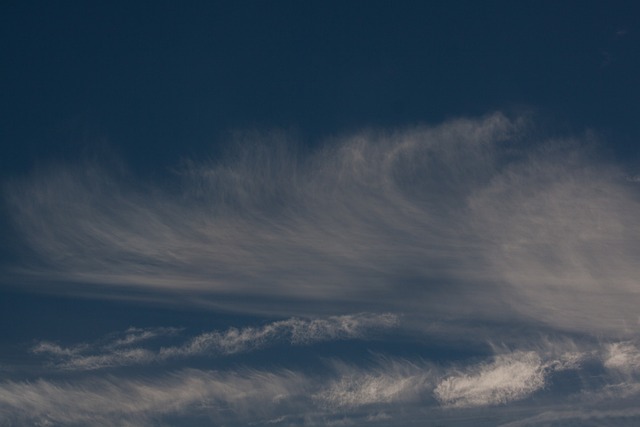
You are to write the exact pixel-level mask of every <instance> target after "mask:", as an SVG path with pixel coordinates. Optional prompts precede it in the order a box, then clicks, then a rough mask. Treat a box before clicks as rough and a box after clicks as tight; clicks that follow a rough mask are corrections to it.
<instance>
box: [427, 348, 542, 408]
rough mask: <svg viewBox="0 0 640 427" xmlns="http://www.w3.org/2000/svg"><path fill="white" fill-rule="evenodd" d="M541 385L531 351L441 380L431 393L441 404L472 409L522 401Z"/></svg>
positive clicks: (537, 359)
mask: <svg viewBox="0 0 640 427" xmlns="http://www.w3.org/2000/svg"><path fill="white" fill-rule="evenodd" d="M544 385H545V371H544V367H543V364H542V361H541V359H540V357H539V356H538V355H537V354H536V353H534V352H527V353H514V354H510V355H501V356H498V357H496V360H495V361H494V362H492V363H490V364H483V365H481V366H478V367H475V368H474V369H473V370H472V372H471V373H465V374H458V375H454V376H450V377H448V378H446V379H444V380H443V381H442V382H440V384H438V386H437V387H436V388H435V390H434V393H435V395H436V398H437V399H438V401H440V402H441V403H442V404H443V405H446V406H452V407H473V406H486V405H496V404H501V403H507V402H510V401H513V400H520V399H523V398H525V397H527V396H529V395H530V394H532V393H533V392H535V391H537V390H540V389H541V388H542V387H544Z"/></svg>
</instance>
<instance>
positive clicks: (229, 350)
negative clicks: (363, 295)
mask: <svg viewBox="0 0 640 427" xmlns="http://www.w3.org/2000/svg"><path fill="white" fill-rule="evenodd" d="M398 324H399V318H398V316H396V315H392V314H388V313H387V314H371V313H359V314H353V315H344V316H330V317H327V318H321V319H299V318H291V319H286V320H281V321H277V322H272V323H268V324H266V325H263V326H262V327H257V328H254V327H246V328H243V329H238V328H230V329H228V330H226V331H223V332H219V331H211V332H205V333H202V334H199V335H196V336H195V337H193V338H191V339H189V340H187V341H186V342H185V343H183V344H181V345H178V346H164V347H160V348H156V349H149V348H139V347H132V346H133V345H134V344H138V343H140V342H141V341H146V340H150V339H152V338H156V337H159V336H167V335H175V334H176V333H177V332H178V331H179V329H177V328H153V329H139V328H130V329H128V330H127V331H126V333H125V335H124V337H123V338H115V339H112V340H109V341H107V342H106V343H104V342H103V343H95V344H89V343H82V344H78V345H74V346H72V347H61V346H60V345H57V344H55V343H50V342H46V341H43V342H40V343H38V344H37V345H36V346H34V347H33V349H32V351H33V352H34V353H36V354H47V355H49V356H50V357H53V358H54V360H55V366H56V367H58V368H60V369H67V370H92V369H101V368H110V367H116V366H127V365H137V364H144V363H151V362H162V361H166V360H170V359H176V358H185V357H193V356H213V357H215V356H220V355H232V354H236V353H246V352H250V351H255V350H258V349H260V348H263V347H268V346H271V345H274V344H277V343H282V342H285V343H289V344H292V345H309V344H313V343H318V342H323V341H335V340H346V339H370V338H373V337H375V336H376V335H377V334H379V333H380V332H383V331H385V330H388V329H390V328H394V327H396V326H398Z"/></svg>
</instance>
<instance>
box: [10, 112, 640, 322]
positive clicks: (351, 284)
mask: <svg viewBox="0 0 640 427" xmlns="http://www.w3.org/2000/svg"><path fill="white" fill-rule="evenodd" d="M539 134H540V132H538V131H537V130H536V129H535V124H534V123H532V122H528V121H527V120H525V119H508V118H507V117H505V116H504V115H502V114H500V113H497V114H493V115H489V116H486V117H483V118H480V119H476V120H469V119H460V120H453V121H450V122H447V123H444V124H442V125H439V126H434V127H416V128H412V129H407V130H403V131H395V132H383V131H369V132H361V133H356V134H353V135H350V136H345V137H341V138H336V139H335V140H334V141H331V142H328V143H327V145H326V147H324V148H322V149H319V150H317V151H315V152H314V153H296V152H295V151H294V150H291V149H290V148H288V146H287V143H286V142H283V141H282V139H283V138H281V137H280V136H278V135H267V136H264V135H263V136H260V135H245V139H244V140H243V141H242V142H241V144H240V145H241V147H242V148H241V149H240V150H239V151H238V154H237V155H236V156H235V157H231V156H230V157H229V158H227V159H226V160H221V161H216V162H209V163H207V162H185V163H184V164H183V166H182V167H181V168H180V172H179V177H180V182H179V185H174V186H173V187H172V189H171V190H170V189H167V188H164V186H163V185H160V184H157V183H155V184H154V183H148V182H147V183H144V182H141V181H140V180H136V178H135V176H133V175H126V174H125V175H123V174H118V173H114V172H112V171H109V170H106V169H105V168H101V167H98V166H96V165H81V166H77V167H57V168H51V169H48V170H45V171H40V172H38V173H34V174H33V175H32V176H30V177H28V178H25V179H23V180H15V181H13V182H10V183H8V184H7V185H6V186H5V195H6V197H7V201H8V206H9V209H10V214H11V216H12V217H13V218H14V221H15V223H16V225H17V227H18V229H19V230H20V232H21V235H22V236H23V238H24V242H25V243H26V245H27V246H28V247H29V248H30V250H31V251H32V252H33V254H34V257H33V258H30V259H28V260H27V258H25V259H24V260H25V263H24V264H23V265H22V266H21V269H19V271H14V273H16V274H18V275H19V277H20V278H21V279H20V280H22V283H23V284H26V283H27V282H28V278H29V277H31V278H36V279H37V282H38V283H41V282H47V283H49V284H48V285H47V286H50V288H51V289H54V288H55V286H54V285H53V284H52V283H51V282H56V281H58V282H65V283H77V284H82V286H79V287H78V289H81V290H82V292H89V293H91V292H94V291H95V292H98V291H99V290H104V289H110V290H111V291H112V292H115V293H116V294H118V295H119V297H125V298H127V297H131V298H134V297H139V296H140V292H143V293H144V292H147V293H148V294H150V295H152V297H153V298H165V299H172V300H178V299H179V300H181V301H182V302H183V303H184V302H194V301H197V303H199V304H210V305H212V306H213V307H216V306H218V307H224V308H225V309H235V310H240V311H244V312H257V313H266V312H269V313H272V314H278V315H285V314H286V315H288V314H293V315H300V314H302V313H306V314H309V313H312V314H314V315H322V314H327V313H330V314H335V313H338V312H345V310H346V308H347V307H348V308H349V310H352V311H353V310H358V311H378V312H380V311H383V312H398V311H402V312H406V313H408V314H414V315H416V316H423V317H429V318H446V319H461V320H463V321H464V320H467V321H472V322H474V321H477V320H490V321H502V320H509V321H512V320H517V321H521V322H528V323H534V324H535V323H543V324H546V325H548V326H550V327H552V328H558V329H562V330H572V331H578V332H587V333H612V334H620V333H623V334H633V333H634V330H635V326H637V323H638V320H637V314H636V307H637V306H638V304H639V303H640V290H639V288H638V281H637V278H638V277H640V266H639V264H638V263H637V262H636V261H637V260H636V254H637V253H638V250H640V225H639V221H640V220H639V219H638V218H640V216H639V215H638V212H640V194H639V189H638V186H637V183H635V182H632V181H629V180H628V179H627V176H628V175H629V174H628V173H623V171H622V170H621V169H620V168H619V167H617V166H616V165H615V164H613V163H612V162H607V161H604V160H602V159H601V157H600V156H599V155H598V152H597V149H594V145H595V142H594V138H593V137H590V136H588V135H587V136H581V137H577V138H576V137H571V138H563V139H559V138H556V139H545V138H540V137H539V136H538V135H539ZM177 188H179V189H177ZM30 261H33V262H30ZM13 277H15V276H13ZM34 286H44V285H34ZM131 289H134V290H136V291H137V292H131ZM67 291H68V287H67ZM177 296H180V298H177ZM425 313H428V314H427V315H425Z"/></svg>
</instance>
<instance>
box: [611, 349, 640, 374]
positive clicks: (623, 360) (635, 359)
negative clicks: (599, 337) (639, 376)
mask: <svg viewBox="0 0 640 427" xmlns="http://www.w3.org/2000/svg"><path fill="white" fill-rule="evenodd" d="M604 366H605V367H606V368H607V369H613V370H616V371H620V372H623V373H627V374H632V373H640V349H638V347H636V346H635V345H634V344H633V343H631V342H618V343H612V344H609V345H607V348H606V353H605V356H604Z"/></svg>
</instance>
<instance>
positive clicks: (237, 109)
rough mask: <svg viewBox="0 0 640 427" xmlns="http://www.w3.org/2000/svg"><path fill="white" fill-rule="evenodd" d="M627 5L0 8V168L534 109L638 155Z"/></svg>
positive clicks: (634, 54) (168, 157) (149, 162)
mask: <svg viewBox="0 0 640 427" xmlns="http://www.w3.org/2000/svg"><path fill="white" fill-rule="evenodd" d="M639 15H640V14H639V12H638V6H637V5H636V4H635V3H634V2H612V3H610V2H606V3H605V2H591V1H588V2H587V1H576V2H573V1H569V2H555V1H542V2H533V1H531V2H495V1H492V2H460V1H454V2H402V3H401V4H395V3H392V2H388V1H371V2H366V3H362V2H276V3H271V2H242V1H241V2H235V1H234V2H189V4H187V5H177V4H175V3H174V2H164V1H161V2H154V4H153V5H152V6H151V5H150V4H148V3H147V2H90V3H87V2H65V3H64V4H56V3H48V2H29V1H26V2H8V4H6V3H5V6H4V7H3V13H2V32H3V33H2V40H3V42H2V45H1V49H2V50H1V52H0V53H1V57H2V67H1V70H2V71H1V72H2V93H3V100H4V102H3V103H2V111H1V112H0V113H1V114H0V116H1V119H0V120H2V122H1V123H0V131H1V132H2V134H1V135H0V139H1V140H2V141H3V145H4V146H5V147H7V149H6V151H5V155H4V156H3V160H2V169H3V171H4V173H5V174H7V172H8V171H14V172H23V171H25V170H28V169H29V168H30V167H31V166H32V164H33V162H34V159H37V160H39V161H48V160H50V159H51V158H63V159H66V158H73V157H74V156H76V155H77V154H78V153H79V152H82V151H83V149H86V148H87V146H89V147H91V146H92V145H96V144H98V143H97V142H96V141H108V144H109V145H111V146H112V147H115V148H116V149H117V151H119V154H120V155H123V156H124V157H125V158H126V159H127V161H130V162H132V163H133V164H135V165H137V166H141V167H150V166H158V165H159V166H161V167H166V166H169V165H173V164H175V161H176V158H178V157H180V156H185V155H202V154H203V153H208V152H209V150H210V149H211V147H212V146H214V145H215V144H216V143H219V142H220V141H221V140H224V138H225V132H228V131H230V130H236V129H246V128H257V129H272V128H284V129H286V130H294V131H296V132H299V134H301V135H302V136H304V137H305V138H306V140H307V141H313V140H316V139H318V138H322V137H324V136H327V135H334V134H335V133H339V132H342V131H344V130H347V131H352V130H354V129H360V128H362V127H365V126H403V125H407V124H416V123H424V122H427V123H430V122H437V121H440V120H443V119H446V118H451V117H458V116H461V115H479V114H484V113H486V112H487V111H494V110H502V111H512V110H515V111H517V112H520V111H522V110H523V109H524V110H529V109H531V110H534V111H536V112H538V113H540V114H541V115H542V116H543V117H544V119H545V120H549V121H551V122H552V125H553V126H558V127H563V126H564V127H570V126H573V127H575V128H576V129H581V128H584V127H589V128H594V129H597V130H598V131H600V132H605V133H611V134H613V135H614V136H615V138H613V139H615V140H616V141H617V142H616V149H617V150H619V151H620V152H621V153H623V154H624V155H634V156H637V155H638V148H637V144H636V143H635V141H637V140H638V137H640V125H638V124H637V123H638V121H637V119H636V118H637V116H638V114H639V112H640V111H639V106H638V99H640V93H638V91H639V90H640V89H639V87H640V84H639V81H638V79H639V77H638V76H640V58H639V55H640V54H639V53H638V46H639V41H640V26H639V24H640V22H639V20H640V18H638V17H639Z"/></svg>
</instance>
